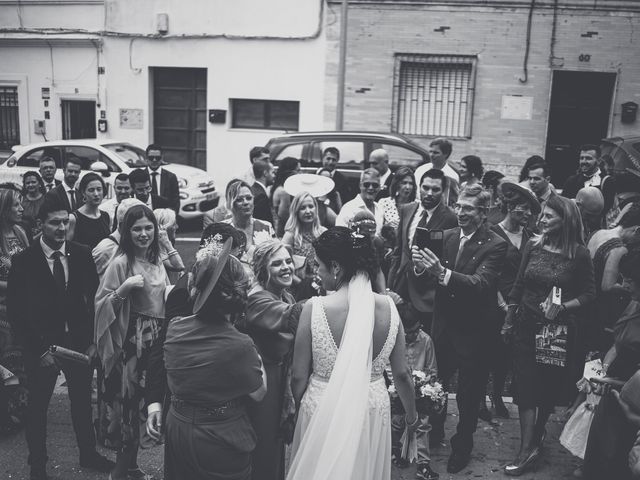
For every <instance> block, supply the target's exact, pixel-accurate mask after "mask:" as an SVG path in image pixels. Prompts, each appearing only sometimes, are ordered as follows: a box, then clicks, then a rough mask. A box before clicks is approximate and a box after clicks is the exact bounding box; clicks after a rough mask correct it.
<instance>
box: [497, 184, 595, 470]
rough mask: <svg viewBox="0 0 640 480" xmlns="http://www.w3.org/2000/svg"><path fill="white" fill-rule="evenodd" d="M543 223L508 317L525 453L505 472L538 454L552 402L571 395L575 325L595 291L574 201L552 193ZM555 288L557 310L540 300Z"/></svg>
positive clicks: (578, 365) (526, 255) (525, 258)
mask: <svg viewBox="0 0 640 480" xmlns="http://www.w3.org/2000/svg"><path fill="white" fill-rule="evenodd" d="M540 227H541V231H542V234H541V236H540V237H538V238H536V239H535V240H532V241H530V242H529V243H528V244H527V246H526V248H525V250H524V252H523V254H522V263H521V264H520V270H519V271H518V276H517V278H516V282H515V284H514V286H513V289H512V290H511V293H510V295H509V308H508V313H507V318H506V320H505V324H506V325H505V327H506V328H505V332H506V333H507V334H509V333H510V332H512V331H513V337H514V345H513V347H514V367H515V377H516V391H515V395H514V400H515V401H516V403H517V404H518V411H519V414H520V451H519V452H518V455H517V457H516V459H515V460H514V461H513V462H512V463H510V464H509V465H507V466H506V467H505V473H506V474H507V475H521V474H522V473H524V472H525V471H526V470H527V469H528V468H530V467H531V466H532V465H533V464H534V463H535V462H536V461H537V460H538V459H539V457H540V454H541V447H542V443H543V440H544V437H545V426H546V423H547V420H548V419H549V415H550V414H551V413H552V412H553V410H554V407H555V406H557V405H568V404H569V402H571V401H572V400H573V398H572V397H573V396H574V395H575V393H576V392H575V383H576V382H577V381H578V380H579V378H580V375H581V374H580V371H581V370H582V368H583V365H584V362H583V360H584V358H579V356H580V355H579V353H578V352H579V349H578V345H576V323H577V322H579V321H580V320H581V317H582V316H583V315H584V307H585V305H587V304H589V303H590V302H591V301H593V299H594V296H595V287H594V280H593V265H592V263H591V258H590V256H589V252H588V250H587V249H586V247H585V246H584V242H583V237H582V222H581V219H580V212H579V211H578V207H577V206H576V204H575V203H574V202H572V201H571V200H568V199H565V198H563V197H560V196H553V197H551V198H550V199H549V200H548V201H547V203H546V205H545V207H544V209H543V211H542V215H541V217H540ZM554 287H559V288H561V289H562V297H561V300H560V301H561V305H560V306H559V308H557V309H552V308H549V307H548V306H547V304H546V303H543V302H545V300H546V299H547V298H548V296H549V294H550V292H551V291H552V289H553V288H554ZM576 357H577V358H576Z"/></svg>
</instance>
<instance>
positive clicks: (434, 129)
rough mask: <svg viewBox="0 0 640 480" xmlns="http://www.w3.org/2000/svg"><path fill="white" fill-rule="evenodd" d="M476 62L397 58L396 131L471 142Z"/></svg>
mask: <svg viewBox="0 0 640 480" xmlns="http://www.w3.org/2000/svg"><path fill="white" fill-rule="evenodd" d="M476 61H477V58H476V57H473V56H462V55H407V54H398V55H396V65H395V74H394V88H393V91H394V104H393V118H392V125H393V127H394V129H395V131H396V132H397V133H402V134H407V135H424V136H437V137H466V138H470V137H471V119H472V116H473V98H474V92H475V71H476Z"/></svg>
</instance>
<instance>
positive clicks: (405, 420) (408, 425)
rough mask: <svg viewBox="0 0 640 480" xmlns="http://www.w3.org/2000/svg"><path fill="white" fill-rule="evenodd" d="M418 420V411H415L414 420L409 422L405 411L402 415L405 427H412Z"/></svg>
mask: <svg viewBox="0 0 640 480" xmlns="http://www.w3.org/2000/svg"><path fill="white" fill-rule="evenodd" d="M419 421H420V415H418V413H417V412H416V419H415V421H413V422H411V423H409V422H408V421H407V414H406V413H405V415H404V423H405V425H406V426H407V427H409V428H413V427H415V426H416V425H417V424H418V422H419Z"/></svg>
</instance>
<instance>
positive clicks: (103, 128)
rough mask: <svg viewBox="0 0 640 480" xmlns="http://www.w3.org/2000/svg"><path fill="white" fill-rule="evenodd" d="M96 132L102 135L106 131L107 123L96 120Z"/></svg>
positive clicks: (103, 120) (102, 120)
mask: <svg viewBox="0 0 640 480" xmlns="http://www.w3.org/2000/svg"><path fill="white" fill-rule="evenodd" d="M98 131H99V132H102V133H104V132H106V131H107V121H106V120H105V119H104V118H101V119H100V120H98Z"/></svg>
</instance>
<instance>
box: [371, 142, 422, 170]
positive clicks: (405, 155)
mask: <svg viewBox="0 0 640 480" xmlns="http://www.w3.org/2000/svg"><path fill="white" fill-rule="evenodd" d="M378 148H383V149H384V150H385V151H386V152H387V153H388V154H389V165H391V167H392V168H393V169H394V170H395V169H396V168H399V167H411V168H414V169H415V168H416V167H417V166H418V165H420V164H422V163H425V161H426V160H427V159H426V158H425V157H424V156H422V155H421V154H420V153H418V152H414V151H413V150H410V149H408V148H405V147H401V146H400V145H391V144H387V143H373V144H372V145H371V150H376V149H378Z"/></svg>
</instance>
